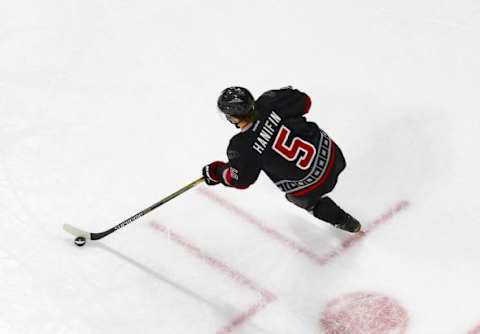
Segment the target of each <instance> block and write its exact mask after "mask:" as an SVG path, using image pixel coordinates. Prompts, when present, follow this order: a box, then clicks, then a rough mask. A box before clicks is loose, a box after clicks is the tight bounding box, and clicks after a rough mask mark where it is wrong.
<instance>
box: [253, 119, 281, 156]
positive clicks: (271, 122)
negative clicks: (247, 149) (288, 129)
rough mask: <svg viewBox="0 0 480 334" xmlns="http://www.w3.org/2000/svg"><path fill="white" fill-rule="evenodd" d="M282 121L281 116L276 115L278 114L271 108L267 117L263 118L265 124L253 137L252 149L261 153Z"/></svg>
mask: <svg viewBox="0 0 480 334" xmlns="http://www.w3.org/2000/svg"><path fill="white" fill-rule="evenodd" d="M281 121H282V118H281V117H280V116H278V114H277V113H276V112H275V111H273V110H272V112H271V113H270V115H268V118H267V119H266V120H265V124H264V125H263V128H262V130H260V134H259V136H258V137H257V139H255V142H254V143H253V149H254V150H255V151H257V152H258V153H260V154H262V153H263V152H264V151H265V149H266V148H267V146H268V142H269V141H270V140H271V139H272V136H273V134H274V133H275V130H276V128H277V127H278V125H279V124H280V122H281Z"/></svg>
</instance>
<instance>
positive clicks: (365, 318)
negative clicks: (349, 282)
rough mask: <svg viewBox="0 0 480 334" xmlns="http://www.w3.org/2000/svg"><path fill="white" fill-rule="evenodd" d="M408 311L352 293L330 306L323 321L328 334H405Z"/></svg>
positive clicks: (387, 301) (375, 296)
mask: <svg viewBox="0 0 480 334" xmlns="http://www.w3.org/2000/svg"><path fill="white" fill-rule="evenodd" d="M407 323H408V315H407V312H406V311H405V309H404V308H403V307H402V306H400V305H399V304H398V303H397V302H395V301H394V300H392V299H391V298H389V297H386V296H382V295H379V294H375V293H370V292H368V293H367V292H356V293H351V294H348V295H345V296H342V297H340V298H337V299H335V300H333V301H331V302H329V303H328V305H327V306H326V308H325V311H324V312H323V313H322V316H321V319H320V327H321V328H322V333H324V334H403V333H405V331H406V329H407Z"/></svg>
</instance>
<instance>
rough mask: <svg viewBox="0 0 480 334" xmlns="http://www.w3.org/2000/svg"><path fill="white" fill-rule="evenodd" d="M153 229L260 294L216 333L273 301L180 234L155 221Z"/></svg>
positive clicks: (228, 329)
mask: <svg viewBox="0 0 480 334" xmlns="http://www.w3.org/2000/svg"><path fill="white" fill-rule="evenodd" d="M150 225H151V226H152V227H153V228H154V229H155V230H157V231H160V232H162V233H164V234H166V235H167V236H168V237H169V239H170V240H172V241H174V242H175V243H177V244H178V245H180V246H182V247H183V248H185V249H187V250H188V251H189V252H190V253H191V254H192V255H193V256H195V257H197V258H199V259H201V260H203V261H205V262H206V263H207V264H208V265H209V266H210V267H212V268H214V269H216V270H219V271H220V272H222V273H224V274H225V275H227V276H229V277H230V278H231V279H233V280H234V281H235V282H237V283H239V284H240V285H242V286H244V287H246V288H249V289H250V290H253V291H255V292H257V293H259V294H260V295H261V296H262V299H261V300H260V301H259V302H258V303H256V304H255V305H253V306H252V307H250V308H249V309H248V310H247V311H245V312H243V313H242V314H240V315H239V316H238V317H236V318H235V319H233V320H232V321H231V322H230V323H228V324H227V325H225V326H223V327H222V328H221V329H220V330H219V331H218V332H217V333H218V334H228V333H232V332H233V331H234V330H235V329H236V328H238V327H240V326H241V325H242V324H244V323H245V322H246V321H247V320H249V319H250V318H252V317H253V316H254V315H255V314H257V313H258V312H259V311H260V310H261V309H263V308H264V307H266V306H267V305H268V304H270V303H271V302H273V301H274V300H275V299H276V296H275V295H273V294H272V293H271V292H269V291H268V290H266V289H263V288H261V287H260V286H259V285H258V284H257V283H255V282H254V281H252V280H250V279H249V278H247V277H246V276H245V275H242V274H241V273H239V272H237V271H235V270H233V269H231V268H230V267H229V266H227V265H226V264H224V263H223V262H221V261H220V260H218V259H216V258H214V257H213V256H210V255H208V254H207V253H205V252H204V251H202V250H201V249H200V248H198V247H197V246H195V245H194V244H193V243H191V242H189V241H187V240H186V239H185V238H183V237H181V236H180V235H178V234H176V233H175V232H173V231H172V230H169V229H167V228H166V227H165V226H163V225H161V224H157V223H151V224H150Z"/></svg>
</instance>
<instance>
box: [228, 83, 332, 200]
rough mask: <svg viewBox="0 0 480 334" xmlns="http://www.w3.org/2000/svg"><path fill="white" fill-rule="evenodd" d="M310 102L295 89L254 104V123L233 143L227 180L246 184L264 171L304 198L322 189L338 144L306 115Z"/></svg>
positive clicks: (284, 188)
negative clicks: (313, 191)
mask: <svg viewBox="0 0 480 334" xmlns="http://www.w3.org/2000/svg"><path fill="white" fill-rule="evenodd" d="M310 105H311V100H310V98H309V97H308V95H306V94H305V93H303V92H300V91H299V90H296V89H292V88H291V87H287V88H282V89H278V90H271V91H268V92H266V93H264V94H263V95H262V96H260V98H259V99H258V100H257V101H256V102H255V115H256V121H254V122H253V123H252V124H251V125H250V126H249V127H248V128H246V129H243V130H242V132H240V133H239V134H237V135H235V136H234V137H233V138H232V139H231V140H230V144H229V145H228V150H227V156H228V160H229V161H228V163H227V164H226V165H225V166H224V167H223V168H222V169H221V170H220V171H219V172H220V174H221V175H220V176H221V181H222V183H223V184H225V185H227V186H231V187H236V188H247V187H248V186H249V185H251V184H253V183H254V182H255V181H256V180H257V178H258V175H259V174H260V172H261V171H262V170H263V171H264V172H265V173H266V174H267V175H268V177H269V178H270V179H271V180H272V181H273V182H274V183H275V184H276V185H277V187H278V188H280V189H281V190H282V191H283V192H285V193H288V194H292V195H294V196H302V195H304V194H306V193H308V192H310V191H311V190H313V189H316V188H317V187H319V186H320V185H321V184H322V183H323V182H324V181H325V179H326V178H328V175H329V173H330V170H331V168H332V165H333V162H334V160H335V144H334V143H333V141H332V140H331V139H330V138H329V137H328V135H327V134H326V133H325V132H324V131H322V130H321V129H320V128H319V127H318V126H317V124H315V123H313V122H308V121H307V120H306V119H305V117H304V115H305V114H306V113H307V112H308V111H309V109H310Z"/></svg>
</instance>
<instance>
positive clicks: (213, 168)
mask: <svg viewBox="0 0 480 334" xmlns="http://www.w3.org/2000/svg"><path fill="white" fill-rule="evenodd" d="M225 165H226V163H225V162H223V161H214V162H212V163H210V164H208V165H206V166H204V167H203V169H202V175H203V177H204V178H205V183H206V184H208V185H209V186H214V185H217V184H219V183H220V172H219V171H220V168H221V167H223V166H225Z"/></svg>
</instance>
